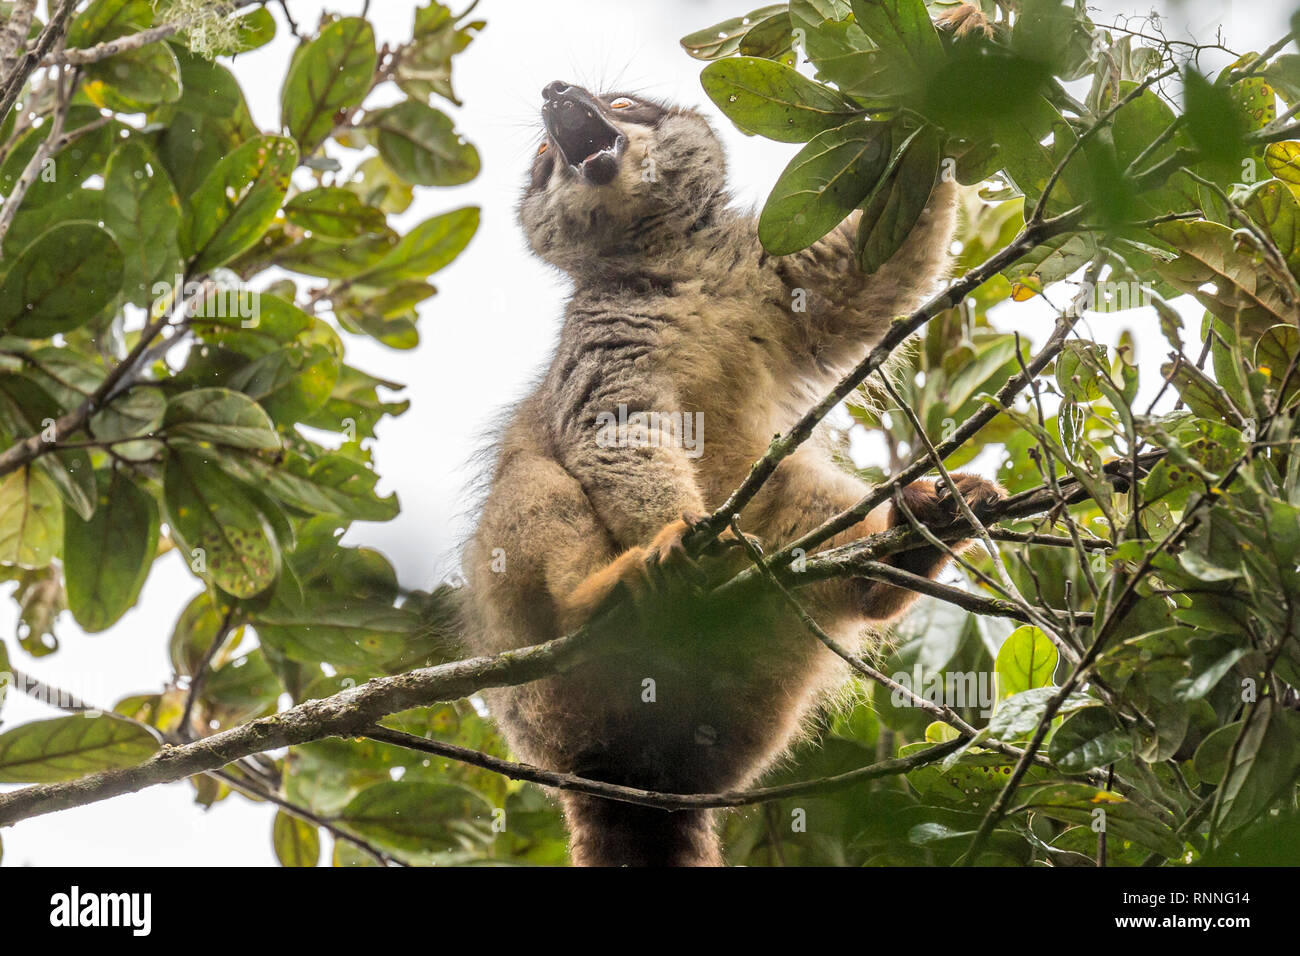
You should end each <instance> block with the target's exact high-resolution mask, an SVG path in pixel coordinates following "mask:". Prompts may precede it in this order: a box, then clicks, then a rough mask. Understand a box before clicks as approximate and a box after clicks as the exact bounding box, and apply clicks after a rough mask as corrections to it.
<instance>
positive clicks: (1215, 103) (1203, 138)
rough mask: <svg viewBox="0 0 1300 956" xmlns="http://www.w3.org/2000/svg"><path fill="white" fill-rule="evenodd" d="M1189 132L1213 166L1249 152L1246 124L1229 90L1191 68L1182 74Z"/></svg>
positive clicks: (1232, 160) (1229, 161) (1231, 160)
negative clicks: (1246, 140) (1244, 143)
mask: <svg viewBox="0 0 1300 956" xmlns="http://www.w3.org/2000/svg"><path fill="white" fill-rule="evenodd" d="M1183 99H1184V109H1185V116H1186V123H1187V132H1188V133H1189V134H1190V136H1191V137H1192V142H1194V143H1195V144H1196V145H1197V147H1199V148H1200V150H1201V152H1202V153H1203V154H1204V155H1205V156H1206V157H1207V158H1208V159H1210V160H1211V161H1212V162H1224V163H1232V162H1234V161H1235V160H1236V159H1238V158H1239V157H1240V156H1241V155H1243V153H1244V152H1245V151H1246V150H1245V147H1244V145H1243V143H1242V136H1243V134H1244V133H1245V132H1246V122H1245V119H1244V116H1243V114H1242V111H1241V110H1240V109H1239V108H1238V107H1237V104H1235V103H1234V102H1233V100H1232V95H1231V93H1230V92H1229V90H1228V89H1227V88H1226V87H1222V86H1217V85H1215V84H1214V83H1211V82H1210V81H1209V80H1207V79H1206V78H1205V77H1204V76H1202V75H1201V74H1200V73H1198V72H1196V70H1195V69H1193V68H1192V67H1191V66H1190V65H1188V66H1187V67H1185V69H1184V70H1183Z"/></svg>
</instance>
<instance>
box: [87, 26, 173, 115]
mask: <svg viewBox="0 0 1300 956" xmlns="http://www.w3.org/2000/svg"><path fill="white" fill-rule="evenodd" d="M83 70H84V71H85V72H84V74H83V76H82V81H81V91H82V92H83V93H84V94H85V96H86V98H87V99H88V100H90V102H92V103H94V104H95V105H96V106H99V107H102V108H103V109H106V110H113V111H115V112H118V113H143V112H145V111H147V110H150V109H153V108H154V107H156V106H158V105H159V104H161V103H174V102H175V101H176V100H178V99H180V96H181V68H180V64H179V63H177V62H176V56H175V54H174V53H172V50H171V46H169V45H168V44H166V43H163V42H157V43H149V44H146V45H145V46H142V47H138V48H136V49H134V50H127V51H125V52H123V53H118V54H116V55H115V56H110V57H108V58H107V59H104V60H99V61H97V62H95V63H90V64H87V65H86V66H85V67H83Z"/></svg>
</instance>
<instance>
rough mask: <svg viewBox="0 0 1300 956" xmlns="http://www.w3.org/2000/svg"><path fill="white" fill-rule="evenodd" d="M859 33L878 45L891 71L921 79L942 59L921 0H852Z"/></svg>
mask: <svg viewBox="0 0 1300 956" xmlns="http://www.w3.org/2000/svg"><path fill="white" fill-rule="evenodd" d="M852 7H853V16H854V18H855V19H856V20H857V22H858V26H860V27H861V28H862V32H863V33H865V34H866V35H867V37H868V38H869V39H870V40H871V41H872V42H873V43H875V44H876V46H878V47H879V48H880V55H881V56H882V57H883V58H884V59H885V61H886V62H887V63H888V64H889V67H890V69H891V72H892V71H895V70H897V71H902V72H904V73H907V74H910V75H911V76H913V77H914V78H915V79H916V81H917V82H918V83H919V82H923V81H924V80H925V78H926V77H928V76H929V75H930V74H932V73H934V72H935V71H936V70H937V69H938V67H939V64H940V62H941V60H942V59H943V47H942V46H940V44H939V35H938V33H936V32H935V29H934V24H933V23H932V22H931V21H930V14H929V13H928V12H927V11H926V9H925V3H924V2H923V0H853V3H852Z"/></svg>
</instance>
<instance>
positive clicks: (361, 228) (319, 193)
mask: <svg viewBox="0 0 1300 956" xmlns="http://www.w3.org/2000/svg"><path fill="white" fill-rule="evenodd" d="M284 215H285V218H286V219H288V220H289V221H290V222H291V223H293V224H294V225H295V226H301V227H302V228H303V229H310V230H311V231H312V233H313V234H315V235H318V236H323V237H325V238H328V239H352V238H355V237H356V236H360V235H364V234H365V233H368V232H383V230H384V227H385V226H386V225H387V223H386V221H385V218H384V214H383V212H381V211H380V210H378V209H376V208H375V207H373V206H367V205H365V204H364V203H363V202H362V201H361V197H359V196H358V195H357V194H356V193H354V192H353V191H352V190H350V189H344V188H343V187H342V186H322V187H320V188H319V189H312V190H309V191H308V192H305V193H299V194H298V195H297V196H294V197H293V198H292V199H291V200H289V201H288V202H287V203H285V206H284Z"/></svg>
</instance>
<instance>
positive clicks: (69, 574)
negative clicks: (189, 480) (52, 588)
mask: <svg viewBox="0 0 1300 956" xmlns="http://www.w3.org/2000/svg"><path fill="white" fill-rule="evenodd" d="M97 478H98V479H99V480H98V485H99V506H98V507H97V508H96V509H95V513H94V514H93V515H92V516H91V518H90V520H89V521H83V520H81V518H80V517H78V515H77V514H76V513H75V512H74V511H72V510H71V509H68V511H67V512H66V514H64V516H63V542H64V544H63V575H64V587H65V588H66V590H67V595H68V610H70V611H71V612H72V616H73V617H75V618H76V619H77V623H78V624H80V625H81V627H82V628H83V629H84V630H87V631H92V632H94V631H102V630H105V629H106V628H108V627H110V626H111V625H112V624H114V623H116V621H117V620H118V618H120V617H121V616H122V615H123V614H125V613H126V612H127V611H128V610H130V609H131V607H133V606H134V605H135V602H136V599H137V598H138V597H139V596H140V589H141V588H142V587H143V586H144V582H145V578H146V577H148V575H149V569H150V568H151V567H152V566H153V559H154V556H155V554H156V553H157V551H158V505H157V504H156V503H155V502H154V499H153V496H152V495H149V494H147V493H146V492H144V491H143V490H141V489H140V487H139V486H138V485H136V483H135V482H133V481H132V480H131V479H130V477H128V475H127V474H126V472H125V471H123V470H119V469H113V470H112V471H109V472H104V471H101V472H99V473H98V475H97Z"/></svg>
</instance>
